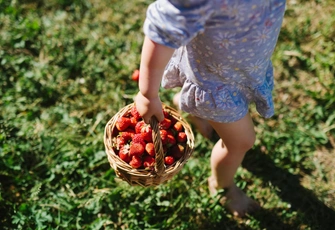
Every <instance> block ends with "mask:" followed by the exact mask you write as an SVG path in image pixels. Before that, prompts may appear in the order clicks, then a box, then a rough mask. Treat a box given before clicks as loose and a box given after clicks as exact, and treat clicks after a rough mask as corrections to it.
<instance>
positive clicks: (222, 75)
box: [135, 0, 285, 216]
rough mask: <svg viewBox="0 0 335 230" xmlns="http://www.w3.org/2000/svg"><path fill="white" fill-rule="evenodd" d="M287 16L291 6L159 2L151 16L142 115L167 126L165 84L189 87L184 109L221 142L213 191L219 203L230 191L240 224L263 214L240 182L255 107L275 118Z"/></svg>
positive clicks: (275, 1) (278, 0)
mask: <svg viewBox="0 0 335 230" xmlns="http://www.w3.org/2000/svg"><path fill="white" fill-rule="evenodd" d="M284 12H285V0H215V1H214V0H212V1H206V0H170V1H169V0H158V1H156V2H154V3H152V4H151V5H150V6H149V8H148V10H147V17H146V20H145V23H144V33H145V35H146V36H145V39H144V43H143V50H142V55H141V65H140V79H139V93H138V94H137V96H136V98H135V103H136V107H137V109H138V111H139V113H140V114H141V115H142V117H143V118H144V120H145V122H147V123H148V122H149V120H150V118H151V117H152V116H155V117H156V118H157V119H158V120H159V121H161V120H163V117H164V116H163V113H162V109H161V108H162V107H161V101H160V98H159V88H160V84H161V83H162V86H163V87H165V88H173V87H181V92H180V100H179V106H180V109H181V110H183V111H185V112H187V113H189V114H191V115H193V116H195V117H198V118H199V119H201V120H202V121H204V122H208V123H209V124H210V125H211V126H212V127H213V128H214V130H215V131H216V132H217V133H218V135H219V136H220V140H219V141H218V142H217V143H216V145H215V146H214V148H213V150H212V155H211V176H210V177H209V178H208V186H209V190H210V193H211V194H213V195H214V194H215V193H216V192H217V190H218V189H225V191H226V193H225V199H224V200H225V201H226V203H225V206H226V207H227V209H228V210H230V211H231V212H232V213H233V214H234V215H236V216H244V215H245V214H246V213H249V212H252V211H255V210H256V209H258V208H259V204H258V203H257V202H255V201H254V200H252V199H251V198H249V197H248V196H247V195H246V194H245V193H244V192H243V191H242V190H241V189H239V188H238V187H237V186H236V185H235V183H234V175H235V173H236V171H237V169H238V167H239V166H240V164H241V162H242V160H243V158H244V156H245V153H246V152H247V151H248V150H249V149H250V148H252V146H253V145H254V141H255V132H254V125H253V121H252V119H251V117H250V115H249V113H248V105H249V104H250V103H252V102H253V103H255V104H256V109H257V111H258V112H259V113H260V115H262V116H263V117H266V118H268V117H271V116H272V115H273V113H274V108H273V101H272V96H271V93H272V89H273V70H272V64H271V61H270V58H271V55H272V53H273V50H274V48H275V45H276V42H277V38H278V34H279V31H280V27H281V24H282V19H283V15H284ZM204 124H205V123H204Z"/></svg>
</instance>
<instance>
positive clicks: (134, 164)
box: [129, 156, 142, 169]
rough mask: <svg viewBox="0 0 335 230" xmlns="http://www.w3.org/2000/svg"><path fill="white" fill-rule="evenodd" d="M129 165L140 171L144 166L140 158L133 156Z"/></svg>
mask: <svg viewBox="0 0 335 230" xmlns="http://www.w3.org/2000/svg"><path fill="white" fill-rule="evenodd" d="M129 165H130V166H131V167H132V168H134V169H138V168H140V167H141V166H142V159H141V157H139V156H132V157H131V161H130V162H129Z"/></svg>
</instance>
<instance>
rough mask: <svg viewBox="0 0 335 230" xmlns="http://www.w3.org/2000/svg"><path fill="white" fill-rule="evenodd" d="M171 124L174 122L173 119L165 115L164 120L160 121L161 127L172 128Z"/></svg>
mask: <svg viewBox="0 0 335 230" xmlns="http://www.w3.org/2000/svg"><path fill="white" fill-rule="evenodd" d="M171 124H172V121H171V120H170V119H169V118H166V117H165V118H164V120H163V121H161V122H159V128H160V129H168V128H170V126H171Z"/></svg>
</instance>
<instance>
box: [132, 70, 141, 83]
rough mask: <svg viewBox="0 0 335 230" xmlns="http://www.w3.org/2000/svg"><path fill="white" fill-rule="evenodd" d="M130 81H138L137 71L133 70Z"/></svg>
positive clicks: (138, 73) (138, 72)
mask: <svg viewBox="0 0 335 230" xmlns="http://www.w3.org/2000/svg"><path fill="white" fill-rule="evenodd" d="M131 79H132V80H133V81H138V80H139V79H140V71H139V70H138V69H135V70H134V72H133V73H132V75H131Z"/></svg>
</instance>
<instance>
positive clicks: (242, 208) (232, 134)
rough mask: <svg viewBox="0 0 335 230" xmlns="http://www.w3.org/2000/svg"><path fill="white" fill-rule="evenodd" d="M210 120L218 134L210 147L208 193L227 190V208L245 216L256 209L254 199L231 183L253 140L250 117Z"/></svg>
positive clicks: (252, 126)
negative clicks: (224, 121)
mask: <svg viewBox="0 0 335 230" xmlns="http://www.w3.org/2000/svg"><path fill="white" fill-rule="evenodd" d="M209 123H210V124H211V125H212V126H213V128H214V129H215V130H216V132H217V133H218V135H219V136H220V137H221V139H220V140H219V141H218V142H217V143H216V145H215V146H214V148H213V150H212V155H211V170H212V175H211V177H210V178H209V179H208V184H209V189H210V192H211V193H212V194H213V195H214V194H215V193H216V190H217V189H221V188H225V189H227V193H226V197H225V199H226V203H225V205H226V207H227V208H228V209H229V210H230V211H231V212H232V213H233V214H234V215H235V216H244V215H245V214H246V213H248V212H252V211H254V210H255V209H257V208H259V205H258V204H257V202H255V201H254V200H252V199H251V198H249V197H248V196H246V194H245V193H244V192H243V191H242V190H241V189H239V188H238V187H237V186H236V185H235V183H234V176H235V173H236V171H237V169H238V167H239V166H240V165H241V163H242V160H243V158H244V156H245V153H246V152H247V151H248V150H249V149H250V148H251V147H252V146H253V144H254V142H255V131H254V125H253V122H252V119H251V117H250V115H249V114H248V115H246V116H245V117H244V118H242V119H241V120H239V121H237V122H234V123H217V122H213V121H210V122H209ZM222 140H223V141H224V142H223V141H222Z"/></svg>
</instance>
